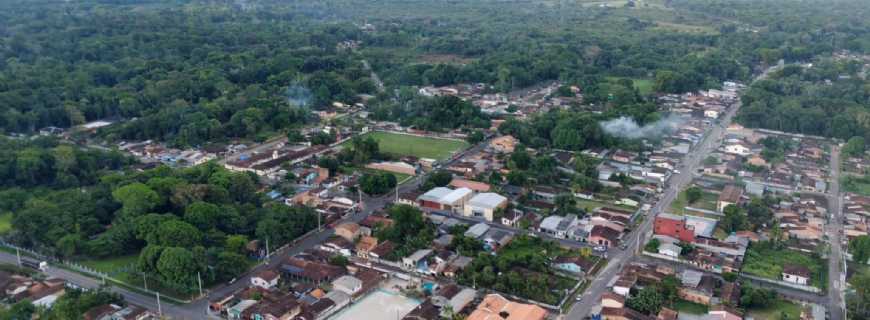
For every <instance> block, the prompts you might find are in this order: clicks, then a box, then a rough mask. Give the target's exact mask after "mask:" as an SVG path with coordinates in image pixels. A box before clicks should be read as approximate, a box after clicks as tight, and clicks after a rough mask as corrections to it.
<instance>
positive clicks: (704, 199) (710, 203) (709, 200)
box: [671, 190, 719, 214]
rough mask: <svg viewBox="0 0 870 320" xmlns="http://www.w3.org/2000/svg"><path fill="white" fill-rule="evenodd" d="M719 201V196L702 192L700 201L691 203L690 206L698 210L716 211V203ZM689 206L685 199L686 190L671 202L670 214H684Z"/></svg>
mask: <svg viewBox="0 0 870 320" xmlns="http://www.w3.org/2000/svg"><path fill="white" fill-rule="evenodd" d="M717 201H719V195H717V194H715V193H710V192H704V193H703V195H702V196H701V199H700V200H698V201H696V202H695V203H693V204H692V205H691V206H692V207H694V208H699V209H706V210H710V211H716V202H717ZM687 206H689V200H688V199H686V190H683V191H682V192H680V195H679V196H677V198H676V199H674V201H673V202H671V212H672V213H675V214H686V209H685V208H686V207H687Z"/></svg>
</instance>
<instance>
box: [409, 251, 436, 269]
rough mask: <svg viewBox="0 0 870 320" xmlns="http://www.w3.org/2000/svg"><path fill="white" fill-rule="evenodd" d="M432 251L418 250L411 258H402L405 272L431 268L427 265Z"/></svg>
mask: <svg viewBox="0 0 870 320" xmlns="http://www.w3.org/2000/svg"><path fill="white" fill-rule="evenodd" d="M432 252H433V251H432V249H421V250H417V251H416V252H414V253H413V254H411V255H410V256H407V257H404V258H402V268H404V269H405V270H418V271H421V270H427V269H428V268H429V266H428V265H427V263H426V258H427V257H429V255H430V254H432Z"/></svg>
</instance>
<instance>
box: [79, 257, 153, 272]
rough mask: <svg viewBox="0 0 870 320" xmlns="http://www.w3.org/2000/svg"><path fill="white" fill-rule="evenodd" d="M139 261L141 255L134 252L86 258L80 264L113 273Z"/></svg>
mask: <svg viewBox="0 0 870 320" xmlns="http://www.w3.org/2000/svg"><path fill="white" fill-rule="evenodd" d="M137 261H139V255H137V254H132V255H128V256H121V257H114V258H107V259H99V260H85V261H80V262H79V264H81V265H83V266H86V267H88V268H91V269H94V270H97V271H100V272H105V273H112V272H115V271H117V270H118V269H121V268H123V267H128V266H131V265H134V264H136V262H137Z"/></svg>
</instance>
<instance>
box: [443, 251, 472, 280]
mask: <svg viewBox="0 0 870 320" xmlns="http://www.w3.org/2000/svg"><path fill="white" fill-rule="evenodd" d="M472 260H474V259H472V258H471V257H464V256H459V257H456V259H453V261H450V263H449V264H447V268H445V269H444V270H443V271H442V273H444V276H446V277H450V278H453V277H456V274H457V273H459V271H462V270H463V269H465V267H467V266H468V265H469V264H471V261H472Z"/></svg>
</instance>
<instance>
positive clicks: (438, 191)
mask: <svg viewBox="0 0 870 320" xmlns="http://www.w3.org/2000/svg"><path fill="white" fill-rule="evenodd" d="M451 192H453V190H450V189H448V188H445V187H437V188H433V189H432V190H429V191H426V193H424V194H422V195H420V197H419V198H417V199H418V200H424V201H433V202H438V201H440V200H441V198H444V196H446V195H448V194H450V193H451Z"/></svg>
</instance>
